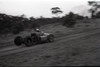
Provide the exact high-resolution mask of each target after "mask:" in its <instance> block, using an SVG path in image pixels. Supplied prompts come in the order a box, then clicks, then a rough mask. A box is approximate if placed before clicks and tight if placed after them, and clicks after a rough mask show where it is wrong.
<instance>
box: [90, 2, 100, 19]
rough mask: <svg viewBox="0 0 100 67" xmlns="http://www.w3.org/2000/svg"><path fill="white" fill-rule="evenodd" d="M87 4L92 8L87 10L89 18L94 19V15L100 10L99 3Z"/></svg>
mask: <svg viewBox="0 0 100 67" xmlns="http://www.w3.org/2000/svg"><path fill="white" fill-rule="evenodd" d="M88 4H89V5H90V6H92V7H91V8H90V9H89V12H90V13H91V18H95V16H96V14H97V13H98V10H99V9H100V2H99V1H88Z"/></svg>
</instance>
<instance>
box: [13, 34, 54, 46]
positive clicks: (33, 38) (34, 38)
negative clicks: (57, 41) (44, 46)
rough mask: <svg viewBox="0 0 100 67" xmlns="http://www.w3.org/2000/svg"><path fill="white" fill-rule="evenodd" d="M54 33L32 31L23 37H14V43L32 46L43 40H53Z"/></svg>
mask: <svg viewBox="0 0 100 67" xmlns="http://www.w3.org/2000/svg"><path fill="white" fill-rule="evenodd" d="M53 41H54V35H53V34H51V33H43V34H42V35H37V33H31V34H30V35H29V36H26V37H21V36H17V37H15V39H14V43H15V45H17V46H20V45H21V44H25V45H26V46H32V45H36V44H39V43H43V42H53Z"/></svg>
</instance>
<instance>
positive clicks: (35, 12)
mask: <svg viewBox="0 0 100 67" xmlns="http://www.w3.org/2000/svg"><path fill="white" fill-rule="evenodd" d="M88 1H90V0H0V13H6V14H9V15H22V14H25V15H26V16H27V17H31V16H33V17H40V16H44V17H51V16H53V15H52V14H51V10H50V9H51V8H52V7H60V8H61V10H62V11H63V12H64V13H63V15H64V14H66V13H68V12H69V11H74V12H80V13H81V14H86V13H87V11H86V10H87V9H88V7H87V4H88V3H87V2H88Z"/></svg>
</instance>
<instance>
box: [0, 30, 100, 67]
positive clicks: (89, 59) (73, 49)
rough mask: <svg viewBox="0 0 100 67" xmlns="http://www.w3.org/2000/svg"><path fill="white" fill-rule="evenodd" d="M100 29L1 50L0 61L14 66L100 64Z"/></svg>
mask: <svg viewBox="0 0 100 67" xmlns="http://www.w3.org/2000/svg"><path fill="white" fill-rule="evenodd" d="M99 31H100V29H97V30H93V31H89V32H84V33H78V34H74V35H70V36H66V37H60V38H57V39H56V40H55V42H53V43H45V44H40V45H36V46H32V47H24V46H21V47H17V46H11V47H7V48H4V49H2V50H0V62H1V63H2V64H4V65H12V66H17V65H18V66H35V65H36V66H38V65H39V66H41V65H43V66H46V65H47V66H48V65H50V66H52V65H62V66H66V65H100V64H99V62H100V60H99V58H100V57H99V55H100V52H99V51H100V49H99V47H100V45H99V44H100V41H99V40H100V32H99Z"/></svg>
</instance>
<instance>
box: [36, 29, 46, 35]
mask: <svg viewBox="0 0 100 67" xmlns="http://www.w3.org/2000/svg"><path fill="white" fill-rule="evenodd" d="M35 33H36V34H37V35H38V36H42V35H44V32H43V31H40V30H39V29H35Z"/></svg>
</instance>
